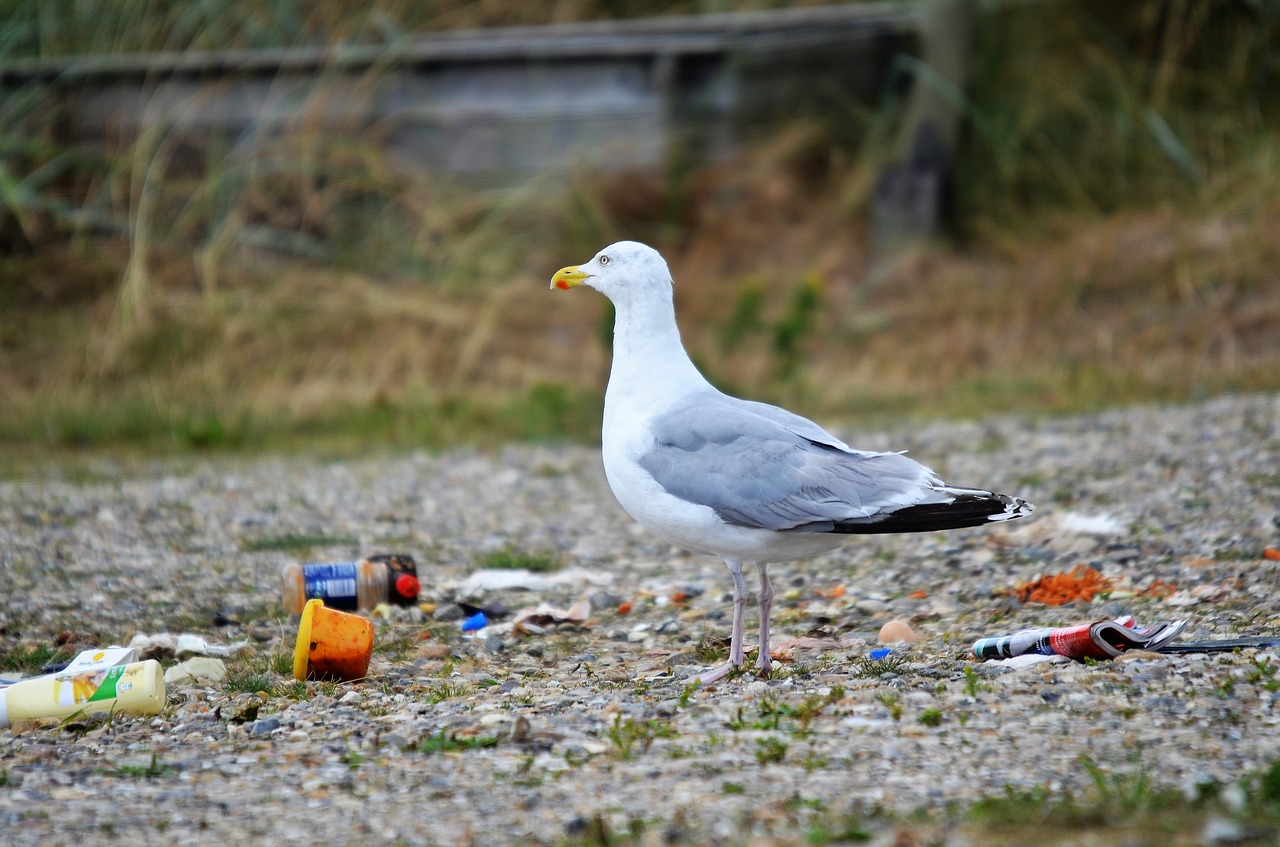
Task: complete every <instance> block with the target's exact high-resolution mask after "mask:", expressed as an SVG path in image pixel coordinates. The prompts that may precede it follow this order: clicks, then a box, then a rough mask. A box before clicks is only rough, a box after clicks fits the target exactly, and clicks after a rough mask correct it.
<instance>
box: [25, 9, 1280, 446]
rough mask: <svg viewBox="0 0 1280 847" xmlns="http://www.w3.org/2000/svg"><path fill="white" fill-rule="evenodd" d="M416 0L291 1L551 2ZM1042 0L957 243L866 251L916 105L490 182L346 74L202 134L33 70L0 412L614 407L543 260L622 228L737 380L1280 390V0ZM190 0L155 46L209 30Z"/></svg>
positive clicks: (476, 417)
mask: <svg viewBox="0 0 1280 847" xmlns="http://www.w3.org/2000/svg"><path fill="white" fill-rule="evenodd" d="M161 5H163V4H161ZM286 5H287V4H286ZM411 5H412V4H395V3H375V4H373V7H372V8H371V10H369V14H368V15H361V16H359V17H358V18H356V17H347V18H342V17H341V16H340V15H339V17H338V18H334V19H332V20H331V19H330V18H329V16H330V15H336V14H338V13H337V12H334V11H333V7H332V6H330V5H329V4H316V5H315V7H314V8H311V7H309V6H306V5H305V4H304V5H303V6H297V7H295V8H296V9H298V10H300V11H299V12H298V13H297V14H298V16H297V17H296V18H294V19H293V20H291V21H286V22H285V24H280V25H279V26H277V27H276V28H277V29H283V30H289V31H290V32H295V34H296V32H297V31H303V32H304V33H312V35H311V36H307V37H316V38H319V37H326V38H328V37H334V34H335V33H349V32H354V31H360V32H364V31H365V29H362V28H368V27H370V26H373V25H374V24H375V23H376V21H377V20H378V19H379V18H378V15H380V14H382V15H385V16H387V17H386V20H389V21H390V20H393V21H395V27H390V25H388V27H390V28H388V29H387V32H390V31H391V30H392V29H395V30H396V31H397V32H402V31H403V30H405V29H412V28H413V27H415V26H416V27H418V28H423V27H442V26H450V25H463V24H465V25H470V24H474V23H493V22H501V23H513V22H530V21H526V20H525V18H524V17H522V16H523V15H524V13H522V12H513V11H512V10H513V9H514V8H515V7H514V6H512V7H508V5H507V4H495V3H485V2H479V3H461V2H459V3H454V4H438V5H437V6H432V7H430V8H431V9H433V10H434V11H432V12H431V13H430V15H428V14H427V13H426V12H422V11H421V10H418V11H413V10H412V9H411V8H410V6H411ZM618 5H619V8H620V7H621V6H626V5H627V4H618ZM1032 5H1033V6H1035V7H1036V8H1027V7H1025V6H1022V5H1018V6H1017V7H1011V8H1006V9H1004V10H1002V11H996V12H988V13H987V14H986V15H984V27H983V29H982V31H983V32H985V33H986V35H985V36H984V41H983V43H982V44H980V46H979V53H978V67H977V68H976V70H975V74H976V76H975V80H974V90H973V91H972V92H971V95H970V97H969V98H968V99H967V100H966V101H965V103H964V107H965V109H966V110H968V112H969V117H970V121H969V124H970V132H969V135H968V137H967V138H966V141H965V147H964V149H963V150H962V156H961V161H960V163H959V165H960V177H959V180H958V183H957V185H956V192H955V198H954V199H955V204H956V212H957V216H958V220H959V228H958V236H957V238H955V239H954V240H952V241H951V242H949V243H943V244H940V245H935V246H932V247H917V248H914V249H910V250H907V251H904V252H898V253H894V254H890V255H875V254H873V253H871V252H870V251H869V250H868V249H867V247H866V246H865V245H866V242H867V239H866V233H865V218H866V212H867V204H868V198H869V194H870V189H871V186H872V185H873V183H874V176H875V173H876V171H877V166H878V165H879V163H880V162H881V161H882V159H883V157H884V155H885V154H886V153H885V150H886V148H887V142H886V141H885V139H887V137H888V136H889V135H890V132H889V129H890V128H891V126H892V117H893V115H892V112H891V111H887V112H886V113H884V114H860V113H854V112H851V113H850V114H847V115H843V116H840V119H841V120H844V121H860V122H862V132H861V133H860V134H861V135H862V136H863V137H865V138H868V139H870V140H869V141H868V143H867V144H865V145H864V147H863V148H861V149H859V150H856V151H850V150H848V149H846V148H844V147H843V146H841V145H839V144H836V143H834V142H832V141H831V139H832V137H833V133H832V131H831V128H830V127H827V126H822V125H818V124H814V123H797V124H794V125H792V126H791V127H788V128H786V129H784V130H783V131H781V132H777V133H774V134H772V135H770V136H769V137H765V138H761V139H760V140H759V141H758V143H756V144H755V145H753V146H752V147H751V149H749V150H746V151H744V152H743V154H742V155H740V156H739V157H738V158H737V159H735V160H734V161H731V162H726V163H722V164H719V165H716V166H708V167H703V168H701V169H699V170H696V171H693V172H683V171H682V172H675V171H673V172H672V173H669V174H660V175H654V174H622V175H614V176H601V175H598V174H589V173H585V172H582V173H568V174H556V175H547V176H545V177H542V178H540V179H537V180H533V181H530V182H529V183H527V184H524V185H521V186H517V187H515V188H508V189H480V188H477V187H475V186H468V185H465V184H462V183H459V182H456V181H453V180H450V179H448V178H446V177H445V176H443V175H441V174H438V173H433V172H431V171H430V170H428V169H426V168H424V167H422V166H421V164H420V163H416V162H412V161H403V160H399V159H397V158H395V157H394V156H391V155H389V154H388V153H386V152H385V151H384V150H383V149H382V147H381V146H380V145H379V143H378V142H379V139H378V138H377V135H376V133H374V134H373V135H372V136H365V137H361V136H358V135H355V134H353V135H351V136H343V135H341V134H337V133H333V132H331V131H325V132H321V131H318V130H317V129H316V127H317V126H318V121H316V120H314V119H313V118H314V116H315V115H317V114H319V113H321V112H322V111H323V109H324V103H325V98H326V97H328V96H331V94H330V93H329V92H328V90H327V89H326V87H325V85H324V84H323V80H320V81H317V83H316V85H315V87H314V90H313V91H312V93H311V95H310V97H309V100H308V103H309V105H310V107H311V108H310V110H308V111H305V112H304V114H303V115H302V117H300V118H299V119H297V120H296V121H294V122H293V123H291V124H289V125H287V126H281V125H278V124H277V125H273V126H271V127H270V128H269V131H267V130H266V128H263V131H262V132H261V133H260V137H259V138H256V139H255V143H254V144H252V145H241V146H236V147H233V148H230V149H224V148H220V147H218V146H217V145H215V144H213V143H210V145H209V147H208V148H207V149H201V150H194V151H193V150H192V148H191V143H192V142H191V139H189V138H177V137H174V136H172V135H169V134H166V132H165V131H164V129H163V128H159V129H157V130H156V131H155V132H153V133H150V134H148V135H147V136H145V137H143V138H141V139H139V140H137V141H136V142H131V143H130V144H128V145H127V146H124V147H122V148H121V149H119V150H116V151H113V152H112V153H111V154H110V155H108V156H107V157H106V158H104V159H89V160H87V159H85V158H84V157H82V156H79V155H72V153H71V151H65V150H59V149H57V148H56V146H55V145H52V143H51V142H50V141H49V140H48V139H47V138H45V137H44V136H42V135H40V134H39V133H33V132H32V131H31V128H32V127H33V126H38V125H39V124H38V120H36V118H37V117H38V114H39V109H40V101H39V99H38V98H36V99H33V100H31V101H30V102H28V103H26V104H25V105H24V104H23V103H22V102H19V101H18V100H17V99H15V100H14V101H13V102H9V103H6V104H4V105H3V106H0V138H2V139H4V141H5V147H4V151H5V152H4V154H3V156H0V163H3V164H4V165H5V167H6V168H7V170H5V171H4V172H3V173H0V177H3V179H2V180H0V186H2V187H3V189H4V192H5V193H4V195H3V197H2V199H3V202H2V203H0V207H2V208H3V209H4V210H5V212H4V214H2V215H0V274H2V276H3V280H4V282H3V285H0V440H3V441H4V442H6V443H8V444H10V445H17V446H21V447H29V446H31V445H33V444H48V445H53V446H55V447H56V446H66V445H122V444H135V445H140V446H143V447H146V448H147V449H155V448H157V447H160V446H163V445H169V444H175V443H176V444H177V445H179V446H182V447H190V446H232V447H240V446H253V445H260V444H262V445H268V446H273V447H281V446H286V445H288V444H291V443H304V444H316V443H326V444H332V445H355V444H362V445H368V444H370V443H389V444H395V445H409V444H425V445H430V446H441V445H445V444H451V443H456V442H458V441H500V440H504V439H509V438H553V437H570V438H593V437H595V432H596V430H595V428H596V426H597V424H598V406H599V402H600V396H601V393H602V386H603V382H604V379H605V376H606V374H607V367H608V350H607V344H606V339H607V321H608V316H607V314H606V313H605V306H604V304H603V302H602V301H601V300H600V298H597V297H593V296H590V294H589V293H583V292H576V293H574V294H569V295H566V294H560V293H553V292H549V291H548V290H547V288H546V281H547V279H548V278H549V276H550V273H551V272H552V271H553V270H555V269H556V268H558V267H560V266H562V265H565V264H568V263H572V262H577V261H582V260H585V259H586V258H588V257H589V256H590V255H591V254H592V253H593V252H594V251H595V250H596V249H598V248H599V247H601V246H603V245H604V244H606V243H608V242H610V241H612V240H615V239H617V238H623V237H626V238H636V239H639V240H645V241H648V242H650V243H653V244H654V245H655V246H657V247H659V248H660V249H662V250H663V252H664V253H665V254H666V255H667V256H668V258H669V260H670V261H671V264H672V268H673V271H674V272H675V276H676V280H677V297H678V301H679V302H678V310H679V314H680V319H681V323H682V325H683V327H684V330H685V337H686V343H687V345H688V346H689V348H690V350H691V352H692V353H693V354H694V356H695V358H696V359H697V360H698V362H699V363H700V364H701V365H702V366H703V367H704V369H705V370H706V371H707V372H708V375H709V376H711V377H712V378H713V380H714V381H716V382H718V383H719V384H720V385H721V386H722V387H725V388H726V389H728V390H733V391H737V392H741V393H743V394H747V395H750V396H753V397H758V398H761V399H769V400H776V401H782V402H787V403H790V404H793V405H795V406H796V407H798V408H800V409H802V410H803V411H805V412H807V413H810V414H813V415H816V416H820V417H822V418H823V419H824V420H828V421H846V422H854V423H865V422H869V421H874V420H878V419H880V418H882V417H884V416H889V415H916V416H920V415H939V414H948V415H979V414H984V413H989V412H993V411H1008V410H1018V411H1025V412H1032V413H1041V412H1057V411H1067V410H1074V409H1081V408H1093V407H1097V406H1101V405H1105V404H1111V403H1124V402H1135V401H1150V400H1160V401H1163V400H1181V399H1188V398H1195V397H1199V396H1204V395H1209V394H1214V393H1219V392H1224V391H1261V390H1280V270H1278V269H1280V255H1277V254H1278V253H1280V247H1278V246H1277V245H1280V167H1278V166H1280V128H1278V127H1280V120H1278V116H1277V102H1276V101H1277V95H1276V91H1277V90H1280V86H1277V85H1275V83H1276V71H1275V68H1276V67H1280V64H1277V63H1276V59H1277V57H1278V56H1280V49H1278V48H1277V44H1276V35H1277V32H1276V23H1275V22H1276V13H1275V12H1270V13H1269V14H1271V17H1270V18H1267V19H1266V20H1263V22H1262V23H1263V24H1264V25H1262V26H1261V27H1260V28H1258V29H1246V28H1244V26H1243V25H1244V24H1247V23H1249V22H1250V20H1251V18H1250V15H1253V14H1254V12H1252V11H1249V10H1248V9H1245V10H1244V11H1241V8H1239V7H1236V6H1232V5H1230V4H1224V3H1209V4H1204V6H1205V7H1211V8H1210V9H1209V11H1208V12H1202V11H1200V10H1201V8H1202V7H1201V5H1200V4H1191V5H1190V6H1188V5H1186V4H1181V3H1179V2H1177V1H1176V0H1159V2H1157V0H1148V2H1144V3H1138V4H1133V9H1134V10H1135V11H1133V12H1131V13H1130V14H1128V15H1127V16H1125V15H1119V17H1121V18H1123V20H1120V21H1118V22H1117V21H1116V20H1115V19H1114V18H1115V16H1116V15H1117V14H1118V13H1115V12H1109V11H1108V9H1109V7H1107V6H1106V4H1095V5H1094V6H1090V5H1089V4H1083V5H1075V4H1072V5H1067V4H1032ZM18 6H24V4H16V6H15V8H16V7H18ZM634 6H635V7H636V9H640V8H641V7H643V8H644V9H646V10H650V11H652V10H653V4H652V3H648V4H646V3H639V2H637V3H636V4H634ZM499 7H502V8H503V9H505V10H506V12H507V13H508V14H515V15H516V19H515V20H513V19H512V18H511V17H509V16H508V17H501V13H500V11H499ZM50 8H53V9H55V10H62V11H65V10H63V8H62V5H61V4H57V3H54V4H51V5H50ZM166 8H167V7H166ZM175 8H177V7H176V6H175ZM190 8H191V11H189V15H191V16H194V17H189V18H184V19H183V20H184V21H185V23H184V24H183V25H184V26H188V27H189V28H190V32H191V33H195V34H196V35H199V36H200V38H211V37H212V36H210V35H208V33H207V32H206V30H204V29H201V25H199V20H202V18H200V15H206V16H215V11H216V10H215V9H214V8H213V7H206V6H205V5H200V4H196V5H195V6H192V7H190ZM267 8H269V9H276V7H275V6H271V5H270V4H268V7H267ZM280 8H281V9H283V8H285V7H284V6H281V7H280ZM342 8H344V9H346V10H347V12H348V14H350V7H349V6H343V7H342ZM423 8H427V7H423ZM519 8H523V9H534V8H536V9H539V10H541V11H540V12H539V13H538V14H539V15H544V16H545V17H546V19H555V20H560V19H569V18H581V17H592V16H601V15H605V14H617V13H618V12H617V11H616V10H614V9H613V5H612V4H605V3H599V4H596V3H588V2H585V0H584V2H581V3H559V4H546V5H543V4H528V5H526V6H520V7H519ZM1260 8H1261V7H1260ZM121 9H123V10H125V11H129V10H132V11H131V12H130V14H138V15H141V14H142V11H141V7H139V6H137V5H136V4H123V5H122V6H121ZM628 9H630V7H629V6H628ZM681 9H682V10H683V7H681ZM1099 9H1101V10H1099ZM277 11H278V10H277ZM530 14H532V12H531V13H530ZM1257 14H1258V15H1261V14H1262V12H1258V13H1257ZM121 15H122V16H124V11H122V12H121ZM397 15H399V16H400V17H398V18H397V17H396V16H397ZM415 15H416V16H417V17H415ZM1108 15H1110V16H1111V17H1108ZM424 16H425V17H424ZM491 16H498V17H501V20H500V21H498V20H496V19H491ZM125 17H127V16H125ZM428 18H429V20H428ZM123 19H124V18H123V17H122V20H123ZM538 19H539V20H542V19H543V18H538ZM113 20H114V19H113ZM165 20H166V21H167V23H165V24H164V25H163V26H160V25H157V30H156V33H155V34H153V36H151V41H150V42H148V43H150V44H155V43H160V44H162V45H164V46H170V47H172V46H174V45H175V44H178V43H186V44H197V43H200V41H199V38H196V37H195V35H191V37H187V36H182V35H181V32H180V30H181V27H177V26H176V24H174V22H173V20H172V19H165ZM266 20H267V21H268V22H270V21H276V19H275V18H272V17H271V16H270V15H268V16H267V17H266ZM304 21H305V22H306V23H305V25H303V22H304ZM117 23H119V24H120V26H115V25H112V26H110V27H106V29H107V30H109V31H110V32H114V33H116V35H115V36H112V37H113V38H117V37H118V42H119V44H120V45H121V46H120V47H119V49H133V48H131V47H130V44H132V42H130V41H129V39H130V38H133V37H134V35H129V34H128V33H127V32H126V29H127V28H124V27H123V23H121V22H120V21H117ZM277 23H278V21H277ZM286 24H287V25H286ZM223 29H224V30H226V32H227V34H226V36H225V38H226V39H227V40H229V41H231V42H234V43H240V42H241V41H243V42H244V43H245V44H248V45H250V46H252V44H254V43H256V42H254V41H253V38H250V37H249V34H246V33H247V32H248V30H244V31H243V32H242V31H241V30H240V29H237V28H236V27H235V26H232V24H231V23H228V22H226V21H224V22H223ZM233 30H234V31H233ZM271 30H272V27H271V26H266V27H265V29H264V30H263V32H268V31H271ZM1099 32H1103V33H1104V34H1107V33H1109V35H1105V37H1104V36H1102V35H1099ZM201 33H204V34H203V35H201ZM1046 33H1051V34H1055V37H1056V38H1058V40H1057V41H1054V40H1053V39H1051V38H1049V37H1048V36H1047V35H1046ZM250 34H251V33H250ZM10 35H12V33H10ZM259 36H261V37H262V38H266V37H267V36H266V35H262V33H261V32H259V35H258V36H254V37H259ZM222 37H223V36H218V38H219V39H221V38H222ZM183 38H185V39H186V41H185V42H183V41H182V39H183ZM175 39H176V41H175ZM237 39H239V41H237ZM36 40H37V41H38V40H39V39H38V38H37V39H36ZM49 40H50V42H51V43H50V45H46V47H44V48H42V49H43V50H44V51H45V52H55V53H56V52H59V51H74V50H76V49H81V48H83V47H84V45H82V44H79V43H78V42H76V41H75V39H74V38H72V39H70V40H69V41H68V40H67V39H65V38H64V39H62V40H61V41H60V40H58V39H54V38H50V39H49ZM9 41H10V42H12V41H13V39H12V38H10V39H9ZM64 42H66V43H64ZM22 43H24V44H26V45H27V52H28V53H29V52H30V49H31V47H30V45H31V44H32V43H34V42H32V41H30V40H28V41H25V42H22ZM217 43H218V44H220V45H221V46H228V44H227V41H223V40H219V41H217ZM22 52H23V51H22V50H18V49H16V48H15V52H14V55H17V54H21V53H22ZM37 52H39V51H37ZM1219 66H1221V69H1222V70H1221V73H1211V72H1210V70H1211V68H1213V67H1219ZM377 72H378V71H377V70H376V69H375V70H374V71H371V72H370V73H371V74H373V75H376V73H377ZM373 78H374V77H371V78H370V79H373ZM1076 83H1079V84H1078V85H1077V84H1076ZM1152 115H1154V116H1155V117H1152ZM845 135H846V136H847V133H846V134H845ZM193 154H198V155H193Z"/></svg>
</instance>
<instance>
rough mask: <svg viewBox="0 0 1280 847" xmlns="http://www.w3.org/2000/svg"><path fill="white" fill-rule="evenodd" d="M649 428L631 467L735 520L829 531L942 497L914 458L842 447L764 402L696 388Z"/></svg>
mask: <svg viewBox="0 0 1280 847" xmlns="http://www.w3.org/2000/svg"><path fill="white" fill-rule="evenodd" d="M650 428H651V430H652V433H653V437H654V440H655V442H656V443H655V444H654V446H653V448H652V449H650V450H649V451H648V452H647V453H645V454H644V455H643V456H641V457H640V458H639V462H640V465H641V466H642V467H643V468H644V469H645V470H646V471H648V472H649V473H650V474H651V475H652V476H653V478H654V479H655V480H656V481H657V483H658V484H659V485H661V486H662V487H663V489H664V490H666V491H667V492H668V493H669V494H672V495H674V496H676V497H679V498H680V499H682V500H686V501H688V502H691V503H698V504H700V505H704V506H709V507H710V508H712V509H714V510H715V511H716V513H717V514H718V515H719V516H720V517H721V518H722V519H723V520H725V521H726V522H728V523H731V524H736V525H739V526H748V527H760V528H764V529H771V530H778V531H783V530H796V531H804V532H831V531H832V530H833V529H835V528H836V527H837V525H838V524H841V523H842V522H859V521H865V520H866V519H874V518H875V517H876V516H878V515H885V514H889V513H891V512H893V511H895V510H898V509H901V508H904V507H907V506H912V505H915V504H917V503H929V502H945V501H947V500H949V499H950V498H949V497H947V496H946V494H944V493H943V492H944V491H945V489H943V488H942V487H941V486H942V483H941V482H940V481H939V480H938V479H937V477H935V476H934V475H933V472H932V471H930V470H929V469H928V468H926V467H924V466H923V465H921V464H919V463H918V462H915V461H913V460H912V459H908V458H907V457H906V456H903V455H901V454H898V453H868V452H862V451H856V450H850V449H849V448H848V447H847V446H846V445H845V444H844V443H843V442H841V441H840V440H839V439H837V438H835V437H833V436H832V435H830V434H829V433H827V432H826V431H825V430H823V429H822V428H821V427H819V426H818V425H817V424H815V423H813V422H812V421H808V420H806V419H804V418H801V417H799V416H797V415H793V414H791V413H790V412H787V411H785V410H783V409H779V408H777V407H774V406H768V405H766V404H763V403H751V402H746V401H742V400H737V399H734V398H732V397H728V396H726V395H723V394H719V393H711V392H707V393H699V394H697V395H694V396H693V397H690V398H688V399H686V400H685V401H684V402H682V403H680V404H678V405H677V406H676V407H675V408H673V409H672V410H670V411H668V412H666V413H664V414H662V415H659V416H657V417H656V418H654V420H653V421H652V422H651V425H650Z"/></svg>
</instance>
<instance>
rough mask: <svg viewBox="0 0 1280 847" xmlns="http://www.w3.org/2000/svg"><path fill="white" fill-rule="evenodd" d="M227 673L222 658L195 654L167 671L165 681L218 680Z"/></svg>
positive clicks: (173, 682)
mask: <svg viewBox="0 0 1280 847" xmlns="http://www.w3.org/2000/svg"><path fill="white" fill-rule="evenodd" d="M226 675H227V666H226V665H225V664H224V663H223V661H222V660H221V659H213V658H210V657H208V656H193V657H192V658H190V659H187V660H186V661H185V662H179V663H178V664H176V665H174V666H173V667H171V668H169V670H167V671H165V672H164V681H165V682H166V683H168V684H169V685H176V684H178V683H183V682H218V681H219V680H221V679H222V678H223V677H225V676H226Z"/></svg>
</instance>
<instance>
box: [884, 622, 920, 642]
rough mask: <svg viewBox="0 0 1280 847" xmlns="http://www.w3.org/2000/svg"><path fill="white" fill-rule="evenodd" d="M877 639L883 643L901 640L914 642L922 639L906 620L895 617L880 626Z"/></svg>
mask: <svg viewBox="0 0 1280 847" xmlns="http://www.w3.org/2000/svg"><path fill="white" fill-rule="evenodd" d="M876 640H877V641H878V642H880V643H881V644H897V643H899V642H906V643H908V644H914V643H915V642H917V641H919V640H920V636H919V635H917V634H916V632H915V630H913V629H912V628H911V627H910V626H909V625H908V624H907V623H906V622H905V621H900V620H897V619H895V620H891V621H889V622H888V623H886V624H885V625H884V626H882V627H880V634H879V635H878V636H877V637H876Z"/></svg>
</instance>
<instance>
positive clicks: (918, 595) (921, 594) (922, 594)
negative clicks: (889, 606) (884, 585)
mask: <svg viewBox="0 0 1280 847" xmlns="http://www.w3.org/2000/svg"><path fill="white" fill-rule="evenodd" d="M928 596H929V592H928V591H912V592H911V593H910V594H908V595H907V599H908V600H923V599H924V598H926V597H928Z"/></svg>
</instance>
